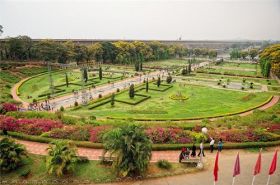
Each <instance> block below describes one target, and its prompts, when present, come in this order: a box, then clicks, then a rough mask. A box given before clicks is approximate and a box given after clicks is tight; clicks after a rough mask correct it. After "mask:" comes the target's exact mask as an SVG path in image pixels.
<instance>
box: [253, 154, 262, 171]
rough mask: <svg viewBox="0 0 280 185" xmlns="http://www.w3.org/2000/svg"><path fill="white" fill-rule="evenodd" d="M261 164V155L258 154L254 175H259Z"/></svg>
mask: <svg viewBox="0 0 280 185" xmlns="http://www.w3.org/2000/svg"><path fill="white" fill-rule="evenodd" d="M261 163H262V154H261V152H260V153H259V157H258V160H257V162H256V165H255V170H254V175H257V174H259V173H261V168H262V164H261Z"/></svg>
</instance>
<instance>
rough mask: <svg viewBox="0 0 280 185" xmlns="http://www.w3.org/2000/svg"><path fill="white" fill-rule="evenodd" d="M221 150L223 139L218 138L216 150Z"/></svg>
mask: <svg viewBox="0 0 280 185" xmlns="http://www.w3.org/2000/svg"><path fill="white" fill-rule="evenodd" d="M222 150H223V140H222V139H221V138H220V140H219V142H218V151H219V152H221V151H222Z"/></svg>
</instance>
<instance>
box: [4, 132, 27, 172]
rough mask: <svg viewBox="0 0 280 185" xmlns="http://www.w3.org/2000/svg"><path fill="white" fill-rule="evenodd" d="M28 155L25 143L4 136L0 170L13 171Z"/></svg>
mask: <svg viewBox="0 0 280 185" xmlns="http://www.w3.org/2000/svg"><path fill="white" fill-rule="evenodd" d="M24 157H27V153H26V149H25V147H24V146H23V145H21V144H17V143H16V142H15V140H13V139H12V138H8V137H4V138H3V139H1V141H0V171H11V170H15V169H17V168H18V167H19V166H20V165H22V164H23V163H22V161H23V158H24Z"/></svg>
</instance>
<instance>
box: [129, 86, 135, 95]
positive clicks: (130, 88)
mask: <svg viewBox="0 0 280 185" xmlns="http://www.w3.org/2000/svg"><path fill="white" fill-rule="evenodd" d="M134 96H135V92H134V85H133V84H131V85H130V87H129V97H130V98H134Z"/></svg>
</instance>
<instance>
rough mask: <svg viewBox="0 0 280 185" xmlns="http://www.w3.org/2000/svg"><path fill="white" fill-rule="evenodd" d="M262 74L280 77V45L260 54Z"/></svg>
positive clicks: (270, 47) (272, 46) (266, 49)
mask: <svg viewBox="0 0 280 185" xmlns="http://www.w3.org/2000/svg"><path fill="white" fill-rule="evenodd" d="M259 58H260V65H261V70H262V74H263V76H265V77H269V75H270V72H272V73H273V74H275V75H276V76H278V77H280V44H273V45H270V46H268V47H267V48H265V49H264V50H263V51H262V52H261V53H260V54H259Z"/></svg>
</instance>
